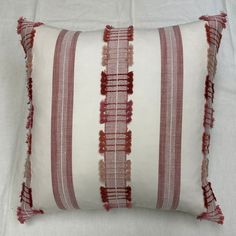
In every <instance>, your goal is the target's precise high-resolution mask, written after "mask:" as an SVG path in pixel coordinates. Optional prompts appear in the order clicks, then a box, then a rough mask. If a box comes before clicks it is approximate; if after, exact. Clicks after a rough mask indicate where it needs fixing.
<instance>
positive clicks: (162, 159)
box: [157, 28, 168, 208]
mask: <svg viewBox="0 0 236 236" xmlns="http://www.w3.org/2000/svg"><path fill="white" fill-rule="evenodd" d="M159 34H160V43H161V113H160V143H159V170H158V173H159V177H158V200H157V208H161V207H162V205H163V198H164V176H165V144H166V143H165V140H166V128H167V127H166V112H167V102H166V101H167V99H168V93H167V78H166V77H167V74H166V70H167V69H166V65H167V45H166V37H165V31H164V29H163V28H161V29H159Z"/></svg>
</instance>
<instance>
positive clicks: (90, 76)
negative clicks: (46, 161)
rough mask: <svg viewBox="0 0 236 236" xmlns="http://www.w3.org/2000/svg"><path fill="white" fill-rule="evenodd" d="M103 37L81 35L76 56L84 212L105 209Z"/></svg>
mask: <svg viewBox="0 0 236 236" xmlns="http://www.w3.org/2000/svg"><path fill="white" fill-rule="evenodd" d="M102 37H103V32H102V31H97V32H96V31H95V32H85V33H81V34H80V36H79V38H78V41H77V48H76V56H75V69H74V72H75V74H74V106H73V139H72V140H73V145H72V147H73V152H72V157H73V164H72V168H73V169H72V173H73V183H74V189H75V195H76V198H77V200H78V204H79V207H80V208H81V209H83V208H85V209H94V208H95V209H103V205H102V204H101V200H100V199H101V197H100V186H101V185H102V184H101V183H100V181H99V172H98V168H99V167H98V162H99V160H101V159H102V155H100V154H99V152H98V148H99V131H100V130H101V129H103V125H102V124H100V123H99V117H100V112H99V105H100V101H101V100H102V99H104V96H102V95H100V77H101V71H102V65H101V53H102V47H103V45H104V43H103V41H102V40H101V39H102ZM94 39H96V40H94ZM88 45H89V47H88ZM91 61H92V62H93V68H92V69H91V66H90V65H91Z"/></svg>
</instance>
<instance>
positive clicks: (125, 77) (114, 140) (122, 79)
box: [99, 26, 133, 210]
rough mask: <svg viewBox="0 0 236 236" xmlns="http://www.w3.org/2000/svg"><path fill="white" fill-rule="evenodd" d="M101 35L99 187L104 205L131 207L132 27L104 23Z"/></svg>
mask: <svg viewBox="0 0 236 236" xmlns="http://www.w3.org/2000/svg"><path fill="white" fill-rule="evenodd" d="M103 39H104V41H105V42H107V45H105V46H104V47H103V57H102V65H103V66H105V67H106V69H105V71H102V73H101V94H102V95H105V99H104V100H102V101H101V103H100V123H101V124H104V126H105V127H104V131H103V130H101V131H100V132H99V153H101V154H102V155H103V156H104V160H100V161H99V175H100V180H101V182H104V185H105V186H101V187H100V193H101V199H102V202H103V203H104V208H105V209H106V210H109V209H110V208H120V207H128V208H130V207H131V187H130V186H128V185H127V181H130V172H131V161H130V160H127V159H126V156H127V155H128V154H129V153H130V152H131V131H130V130H128V128H127V125H128V123H129V122H131V120H132V118H131V117H132V105H133V102H132V101H131V100H129V101H128V95H130V94H132V93H133V72H131V71H130V72H129V71H128V68H129V66H131V65H132V63H133V46H132V45H130V44H129V41H132V40H133V27H132V26H130V27H128V28H117V29H115V28H113V27H112V26H106V28H105V30H104V35H103Z"/></svg>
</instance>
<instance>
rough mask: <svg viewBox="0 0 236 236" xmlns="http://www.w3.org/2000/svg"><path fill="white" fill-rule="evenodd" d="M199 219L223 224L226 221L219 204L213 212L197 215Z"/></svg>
mask: <svg viewBox="0 0 236 236" xmlns="http://www.w3.org/2000/svg"><path fill="white" fill-rule="evenodd" d="M197 219H199V220H209V221H212V222H216V223H218V224H221V225H222V224H223V223H224V215H223V213H222V211H221V209H220V206H219V205H217V206H216V207H215V210H214V211H212V212H203V213H202V214H201V215H199V216H198V217H197Z"/></svg>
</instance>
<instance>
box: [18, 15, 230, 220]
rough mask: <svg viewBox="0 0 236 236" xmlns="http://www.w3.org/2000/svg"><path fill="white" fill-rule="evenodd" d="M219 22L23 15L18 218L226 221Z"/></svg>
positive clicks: (218, 19)
mask: <svg viewBox="0 0 236 236" xmlns="http://www.w3.org/2000/svg"><path fill="white" fill-rule="evenodd" d="M225 23H226V14H224V13H221V14H220V15H217V16H202V17H201V18H200V20H199V21H196V22H193V23H188V24H184V25H178V26H177V25H175V26H169V27H165V28H160V29H135V28H133V26H129V27H127V28H114V27H112V26H106V27H105V29H104V30H100V31H90V32H88V31H85V32H80V31H69V30H65V29H59V28H54V27H50V26H47V25H44V24H43V23H40V22H30V21H27V20H26V19H24V18H20V19H19V21H18V34H20V35H21V44H22V46H23V49H24V52H25V58H26V71H27V76H26V82H27V89H28V107H29V112H28V114H27V115H26V117H27V121H26V132H27V133H26V143H27V157H26V162H25V172H24V180H23V183H22V191H21V194H20V202H21V205H20V206H19V207H18V209H17V215H18V220H19V221H20V222H21V223H24V222H25V221H26V220H27V219H29V218H31V216H33V215H36V214H43V213H50V212H57V211H60V210H70V209H104V208H105V209H107V210H109V209H111V208H124V207H125V208H131V207H145V208H158V209H165V210H178V211H184V212H189V213H191V214H192V215H194V216H196V217H197V218H199V219H207V220H210V221H214V222H217V223H220V224H222V223H223V219H224V217H223V214H222V211H221V209H220V207H219V206H218V205H216V198H215V195H214V193H213V191H212V187H211V183H210V182H209V181H208V179H207V175H208V174H207V171H208V157H207V156H208V152H209V145H210V130H211V128H212V127H213V121H214V118H213V112H214V110H213V107H212V104H213V98H214V82H213V79H214V75H215V72H216V54H217V51H218V49H219V46H220V41H221V32H222V29H223V28H224V27H225ZM22 158H23V157H22Z"/></svg>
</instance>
